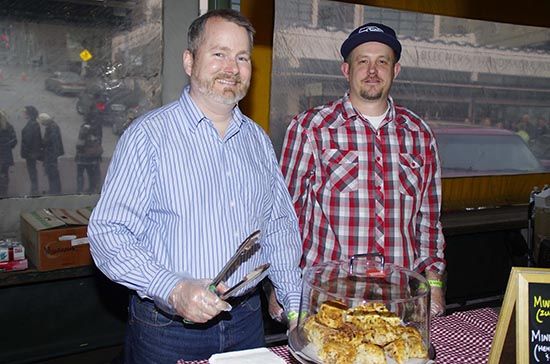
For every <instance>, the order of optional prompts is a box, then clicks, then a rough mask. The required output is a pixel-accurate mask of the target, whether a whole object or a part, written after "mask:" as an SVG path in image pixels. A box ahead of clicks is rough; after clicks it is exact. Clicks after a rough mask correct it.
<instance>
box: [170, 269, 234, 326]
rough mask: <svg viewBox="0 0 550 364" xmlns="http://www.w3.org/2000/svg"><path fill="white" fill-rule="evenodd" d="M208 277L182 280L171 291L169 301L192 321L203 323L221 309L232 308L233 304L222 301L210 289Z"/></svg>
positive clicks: (180, 313) (185, 317) (181, 314)
mask: <svg viewBox="0 0 550 364" xmlns="http://www.w3.org/2000/svg"><path fill="white" fill-rule="evenodd" d="M209 285H210V281H209V280H207V279H200V280H198V279H186V280H182V281H180V282H179V283H178V284H177V285H176V287H174V289H173V290H172V292H171V293H170V299H169V303H170V305H172V307H173V308H174V309H175V310H176V312H177V313H178V315H180V316H181V317H183V318H184V319H187V320H189V321H192V322H196V323H203V322H206V321H208V320H210V319H212V318H213V317H215V316H217V315H218V314H219V313H220V312H221V311H229V310H231V305H230V304H228V303H227V302H225V301H222V300H221V299H220V298H219V297H218V296H217V295H216V294H215V293H213V292H211V291H210V290H209V289H208V286H209Z"/></svg>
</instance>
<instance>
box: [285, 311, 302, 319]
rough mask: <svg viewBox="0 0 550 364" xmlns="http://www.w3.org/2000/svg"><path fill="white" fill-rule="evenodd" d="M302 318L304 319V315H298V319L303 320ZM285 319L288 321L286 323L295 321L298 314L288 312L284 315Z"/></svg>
mask: <svg viewBox="0 0 550 364" xmlns="http://www.w3.org/2000/svg"><path fill="white" fill-rule="evenodd" d="M304 317H306V313H305V312H302V313H301V314H300V318H301V319H303V318H304ZM286 318H287V319H288V321H292V320H296V319H297V318H298V312H296V311H290V312H289V313H287V314H286Z"/></svg>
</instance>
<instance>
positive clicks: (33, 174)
mask: <svg viewBox="0 0 550 364" xmlns="http://www.w3.org/2000/svg"><path fill="white" fill-rule="evenodd" d="M25 161H26V162H27V172H28V173H29V179H30V180H31V195H33V196H35V195H38V172H37V171H36V159H25Z"/></svg>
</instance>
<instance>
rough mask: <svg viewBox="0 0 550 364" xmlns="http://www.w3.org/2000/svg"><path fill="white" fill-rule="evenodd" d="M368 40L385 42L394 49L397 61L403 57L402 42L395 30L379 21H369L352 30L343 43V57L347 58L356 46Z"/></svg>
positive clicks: (341, 50) (341, 51)
mask: <svg viewBox="0 0 550 364" xmlns="http://www.w3.org/2000/svg"><path fill="white" fill-rule="evenodd" d="M366 42H380V43H384V44H385V45H387V46H388V47H390V48H391V49H393V52H394V53H395V61H396V62H397V61H399V58H401V43H399V41H398V40H397V36H396V35H395V31H394V30H393V29H392V28H390V27H388V26H386V25H384V24H379V23H367V24H365V25H362V26H360V27H359V28H357V29H355V30H354V31H353V32H351V33H350V35H349V36H348V39H346V40H345V41H344V43H342V47H341V48H340V53H341V54H342V57H344V59H346V58H347V57H348V55H349V54H350V53H351V51H352V50H353V49H354V48H355V47H357V46H359V45H361V44H363V43H366Z"/></svg>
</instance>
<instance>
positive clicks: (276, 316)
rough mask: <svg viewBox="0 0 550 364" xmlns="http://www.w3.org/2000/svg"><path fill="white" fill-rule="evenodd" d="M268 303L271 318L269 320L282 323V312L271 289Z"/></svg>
mask: <svg viewBox="0 0 550 364" xmlns="http://www.w3.org/2000/svg"><path fill="white" fill-rule="evenodd" d="M268 302H269V304H268V312H269V316H271V318H272V319H273V320H275V321H277V322H283V314H284V310H283V308H282V307H281V305H279V302H278V301H277V295H276V294H275V290H274V289H271V291H270V292H269V297H268Z"/></svg>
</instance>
